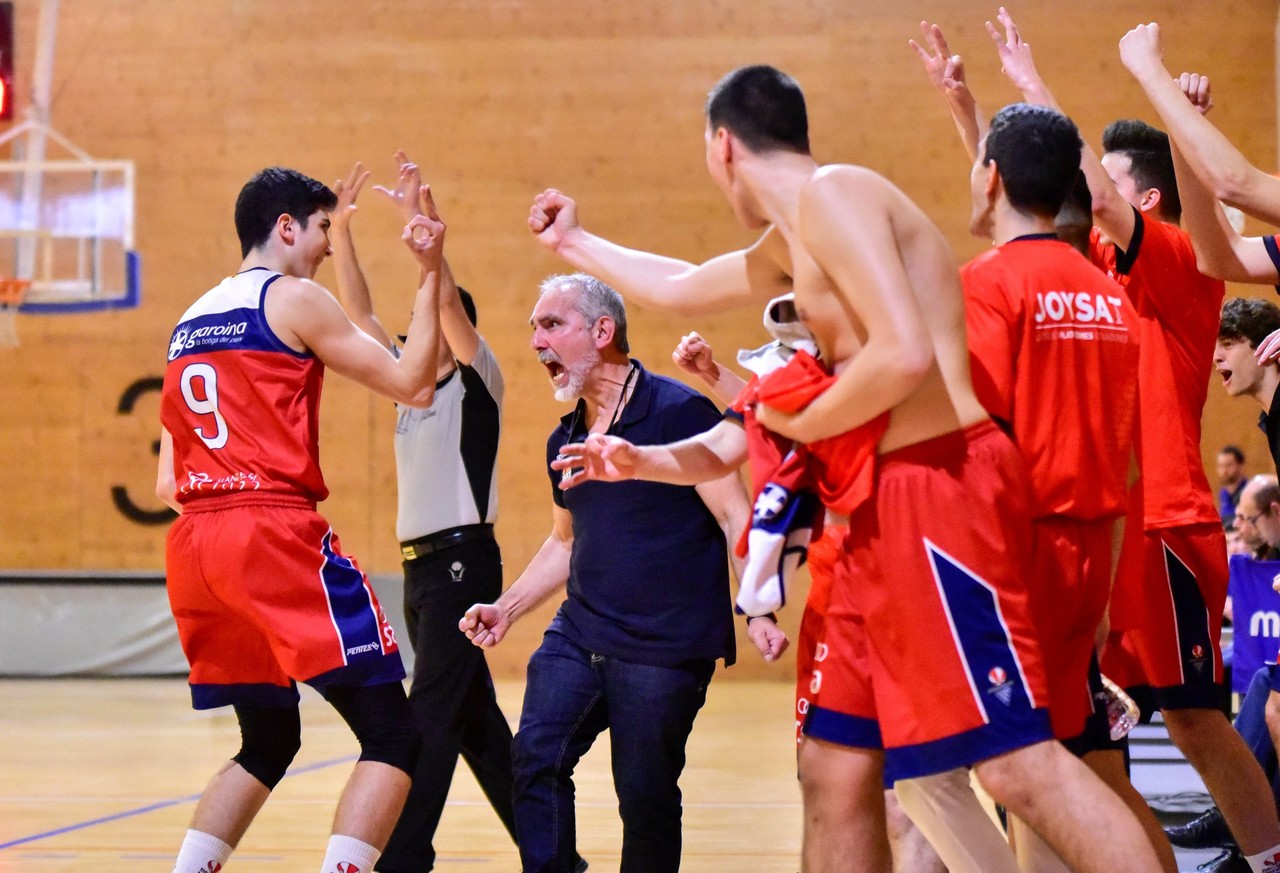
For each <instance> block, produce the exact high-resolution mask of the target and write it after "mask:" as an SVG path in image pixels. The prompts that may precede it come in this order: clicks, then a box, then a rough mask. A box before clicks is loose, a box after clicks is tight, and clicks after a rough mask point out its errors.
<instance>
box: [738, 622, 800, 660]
mask: <svg viewBox="0 0 1280 873" xmlns="http://www.w3.org/2000/svg"><path fill="white" fill-rule="evenodd" d="M747 638H748V639H750V640H751V642H752V643H754V644H755V647H756V649H757V650H758V651H759V652H760V657H762V658H764V659H765V660H766V661H768V662H770V663H772V662H773V661H776V660H778V658H780V657H782V653H783V652H785V651H786V650H787V646H789V645H791V640H789V639H787V635H786V634H785V633H783V631H782V628H780V627H778V623H777V622H776V621H774V620H773V619H772V618H770V617H769V616H767V615H762V616H758V617H756V618H752V619H750V620H749V621H748V622H747Z"/></svg>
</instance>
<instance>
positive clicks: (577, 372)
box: [538, 349, 600, 403]
mask: <svg viewBox="0 0 1280 873" xmlns="http://www.w3.org/2000/svg"><path fill="white" fill-rule="evenodd" d="M552 355H554V357H553V356H552ZM538 359H539V360H540V361H542V362H543V363H544V364H545V363H547V362H548V361H555V362H556V363H558V364H560V365H561V366H564V361H562V360H560V356H559V355H555V354H554V352H553V353H551V355H548V354H547V353H545V352H544V353H543V354H540V355H538ZM599 364H600V352H599V350H598V349H592V350H591V352H590V353H589V354H586V355H583V356H582V357H581V358H579V359H578V361H577V362H576V363H575V364H574V365H573V366H571V367H565V371H564V375H565V383H564V385H563V386H561V387H558V388H556V389H555V396H556V400H559V401H560V402H561V403H568V402H569V401H571V400H577V399H578V398H579V397H581V396H582V392H583V391H585V390H586V387H587V376H589V375H590V374H591V371H592V370H594V369H595V368H596V367H597V366H598V365H599ZM552 384H553V385H554V383H552Z"/></svg>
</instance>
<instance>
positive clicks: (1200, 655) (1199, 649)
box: [1187, 643, 1209, 673]
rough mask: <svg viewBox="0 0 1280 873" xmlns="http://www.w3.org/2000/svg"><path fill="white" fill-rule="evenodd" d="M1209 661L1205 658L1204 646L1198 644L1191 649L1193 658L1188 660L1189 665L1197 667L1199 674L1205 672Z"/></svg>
mask: <svg viewBox="0 0 1280 873" xmlns="http://www.w3.org/2000/svg"><path fill="white" fill-rule="evenodd" d="M1208 660H1209V659H1208V658H1207V657H1205V652H1204V646H1202V645H1200V644H1199V643H1197V644H1195V645H1194V646H1192V647H1191V657H1190V658H1187V663H1188V664H1190V665H1191V666H1192V667H1195V668H1196V671H1197V672H1200V673H1203V672H1204V668H1205V664H1207V663H1208Z"/></svg>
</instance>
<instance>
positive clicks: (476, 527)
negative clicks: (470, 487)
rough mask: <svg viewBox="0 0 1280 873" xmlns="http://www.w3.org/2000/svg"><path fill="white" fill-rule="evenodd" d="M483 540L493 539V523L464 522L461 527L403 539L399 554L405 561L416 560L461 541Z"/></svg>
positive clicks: (459, 543) (458, 544)
mask: <svg viewBox="0 0 1280 873" xmlns="http://www.w3.org/2000/svg"><path fill="white" fill-rule="evenodd" d="M484 540H488V541H492V540H493V525H491V524H464V525H462V526H461V527H451V528H449V529H447V530H442V531H439V532H437V533H433V534H427V535H426V536H425V537H418V538H417V539H416V540H405V541H404V542H402V543H401V544H400V554H401V556H403V557H404V559H405V560H406V561H416V560H417V559H418V558H425V557H426V556H427V555H430V554H431V553H433V552H439V551H441V550H443V549H448V548H452V547H453V546H460V545H462V544H463V543H478V542H481V541H484Z"/></svg>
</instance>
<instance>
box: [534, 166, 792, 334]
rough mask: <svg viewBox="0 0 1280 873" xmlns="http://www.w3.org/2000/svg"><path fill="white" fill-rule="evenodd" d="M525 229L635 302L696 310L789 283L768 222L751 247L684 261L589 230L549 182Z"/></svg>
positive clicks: (762, 295) (773, 291)
mask: <svg viewBox="0 0 1280 873" xmlns="http://www.w3.org/2000/svg"><path fill="white" fill-rule="evenodd" d="M529 230H530V231H531V232H532V233H533V234H534V236H535V237H537V240H538V242H539V243H541V244H542V245H543V246H544V247H545V248H547V249H548V250H549V251H551V252H553V253H554V254H556V255H559V256H560V257H561V258H562V259H563V260H565V261H566V262H568V263H569V264H571V265H573V266H574V267H575V268H577V269H579V270H581V271H583V272H584V273H590V274H591V275H592V276H595V277H597V278H599V279H601V280H602V281H604V282H605V283H607V284H609V285H611V286H612V287H613V288H615V289H616V290H617V291H618V293H620V294H621V295H622V296H623V297H626V298H627V299H629V300H634V301H635V302H636V303H638V304H640V305H641V306H647V307H652V308H654V309H664V310H669V311H673V312H680V313H683V314H686V315H700V314H705V313H709V312H719V311H722V310H724V309H727V308H730V307H734V306H741V305H743V304H746V303H750V302H751V301H753V300H754V301H759V302H764V301H766V300H770V299H772V298H774V297H777V296H778V295H779V294H785V293H786V292H787V291H790V290H791V278H790V269H789V265H790V257H789V255H788V254H787V252H786V246H785V243H784V242H783V241H782V239H781V236H780V235H779V234H778V233H777V232H776V231H775V230H774V229H773V228H770V229H769V230H766V231H765V232H764V235H763V236H761V237H760V239H759V240H758V241H757V242H756V243H755V244H754V245H753V246H751V247H750V248H748V249H744V250H742V251H737V252H730V253H728V254H724V255H720V256H719V257H716V258H712V259H711V260H709V261H707V262H705V263H703V264H698V265H695V264H691V263H689V262H688V261H682V260H679V259H678V258H668V257H663V256H662V255H655V254H650V253H649V252H642V251H639V250H637V249H629V248H625V247H623V246H620V245H618V244H616V243H612V242H609V241H608V240H606V239H604V238H602V237H598V236H596V235H594V234H591V233H588V232H587V231H586V230H584V229H583V228H582V226H581V225H579V224H578V210H577V205H576V204H575V203H574V202H573V200H572V199H571V198H569V197H567V196H566V195H564V194H562V193H561V192H559V191H557V190H555V189H554V188H548V189H547V190H546V191H543V192H542V193H541V194H539V195H538V196H537V197H535V198H534V200H533V206H531V207H530V209H529Z"/></svg>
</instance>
